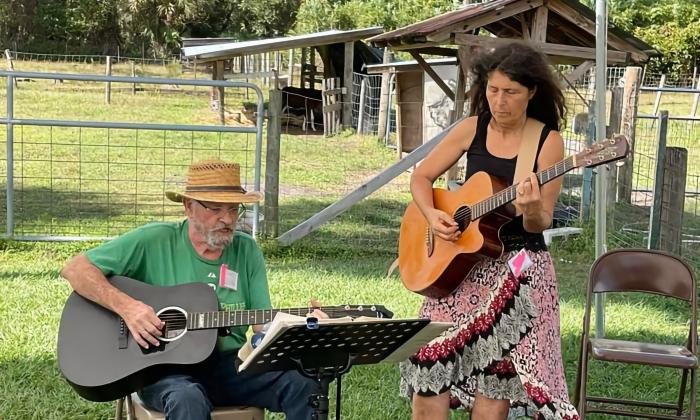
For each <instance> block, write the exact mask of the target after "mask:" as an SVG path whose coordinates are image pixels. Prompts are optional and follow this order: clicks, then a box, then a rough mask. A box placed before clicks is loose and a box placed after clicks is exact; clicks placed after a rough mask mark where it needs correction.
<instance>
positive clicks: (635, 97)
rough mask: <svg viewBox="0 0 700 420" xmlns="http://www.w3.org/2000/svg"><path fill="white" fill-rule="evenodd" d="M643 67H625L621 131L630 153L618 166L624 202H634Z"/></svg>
mask: <svg viewBox="0 0 700 420" xmlns="http://www.w3.org/2000/svg"><path fill="white" fill-rule="evenodd" d="M641 74H642V68H641V67H627V68H626V69H625V75H624V79H625V87H624V90H623V97H622V115H621V117H620V131H621V132H622V134H623V135H624V136H625V137H627V141H629V154H628V155H627V159H626V162H625V164H624V165H623V166H621V167H620V168H618V183H617V187H618V194H617V197H618V200H619V201H621V202H624V203H631V202H632V180H633V178H634V177H633V175H634V172H633V169H634V139H635V132H636V130H635V124H636V117H637V104H638V101H639V89H640V87H641V83H640V81H641V79H640V76H641Z"/></svg>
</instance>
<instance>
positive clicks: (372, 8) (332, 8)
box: [294, 0, 462, 33]
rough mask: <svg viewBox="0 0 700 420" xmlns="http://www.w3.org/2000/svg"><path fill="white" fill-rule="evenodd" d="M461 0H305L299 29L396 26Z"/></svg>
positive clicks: (306, 31)
mask: <svg viewBox="0 0 700 420" xmlns="http://www.w3.org/2000/svg"><path fill="white" fill-rule="evenodd" d="M461 3H462V2H461V1H457V0H303V2H302V4H301V7H300V8H299V14H298V15H297V22H296V25H295V28H294V29H295V31H296V32H297V33H309V32H316V31H321V30H324V29H354V28H364V27H369V26H382V27H383V28H384V29H386V30H392V29H396V28H398V27H401V26H405V25H409V24H411V23H415V22H418V21H420V20H423V19H427V18H429V17H432V16H435V15H438V14H440V13H444V12H448V11H450V10H454V8H455V7H457V5H459V4H461Z"/></svg>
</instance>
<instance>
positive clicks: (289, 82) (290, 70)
mask: <svg viewBox="0 0 700 420" xmlns="http://www.w3.org/2000/svg"><path fill="white" fill-rule="evenodd" d="M287 86H294V49H293V48H291V49H290V50H289V60H288V67H287Z"/></svg>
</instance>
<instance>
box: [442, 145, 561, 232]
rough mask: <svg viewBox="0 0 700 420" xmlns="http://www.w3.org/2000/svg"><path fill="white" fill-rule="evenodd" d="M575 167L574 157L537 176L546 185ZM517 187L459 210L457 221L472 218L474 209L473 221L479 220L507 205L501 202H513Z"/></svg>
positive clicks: (504, 190)
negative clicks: (497, 208)
mask: <svg viewBox="0 0 700 420" xmlns="http://www.w3.org/2000/svg"><path fill="white" fill-rule="evenodd" d="M574 167H575V165H574V157H573V156H569V157H568V158H566V159H564V160H561V161H559V162H557V163H555V164H554V165H552V166H550V167H548V168H546V169H543V170H542V171H540V172H539V173H537V174H536V176H537V179H538V181H539V183H540V185H541V184H544V183H545V182H548V181H550V180H551V179H553V178H556V177H557V176H559V175H562V174H563V173H566V172H568V171H569V170H571V169H573V168H574ZM516 187H517V186H516V185H511V186H509V187H507V188H504V189H503V190H501V191H499V192H497V193H496V194H494V195H492V196H491V197H488V198H486V199H484V200H482V201H479V202H477V203H474V204H473V205H472V206H465V207H463V208H462V209H460V210H458V211H457V212H456V213H455V219H457V218H460V219H462V218H464V217H465V216H467V215H469V217H472V214H470V213H471V211H472V208H473V209H474V212H473V219H472V220H474V219H478V218H479V217H481V216H484V215H485V214H487V213H489V212H490V211H492V210H494V209H495V208H496V207H499V206H500V205H501V204H505V201H504V202H503V203H501V200H503V199H505V200H506V201H511V200H513V199H515V189H516Z"/></svg>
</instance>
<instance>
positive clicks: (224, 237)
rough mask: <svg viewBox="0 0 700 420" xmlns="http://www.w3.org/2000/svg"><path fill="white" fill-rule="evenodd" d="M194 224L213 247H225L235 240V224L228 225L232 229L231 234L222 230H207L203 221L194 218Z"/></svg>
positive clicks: (218, 248)
mask: <svg viewBox="0 0 700 420" xmlns="http://www.w3.org/2000/svg"><path fill="white" fill-rule="evenodd" d="M192 226H194V229H195V230H196V231H197V232H198V233H199V234H200V235H202V237H203V238H204V241H205V242H206V243H207V246H209V248H211V249H216V250H220V249H224V248H226V247H227V246H228V245H230V244H231V242H233V235H234V234H235V232H234V230H233V226H226V227H228V228H230V229H231V233H230V234H223V233H221V232H217V231H211V230H207V229H206V228H204V226H202V224H201V223H199V222H197V221H194V220H193V221H192ZM222 227H223V226H222Z"/></svg>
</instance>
